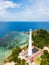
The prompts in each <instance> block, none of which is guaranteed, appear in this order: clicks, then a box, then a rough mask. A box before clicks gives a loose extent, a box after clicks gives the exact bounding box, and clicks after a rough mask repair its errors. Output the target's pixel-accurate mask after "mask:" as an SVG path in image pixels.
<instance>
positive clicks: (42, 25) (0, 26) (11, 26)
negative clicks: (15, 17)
mask: <svg viewBox="0 0 49 65" xmlns="http://www.w3.org/2000/svg"><path fill="white" fill-rule="evenodd" d="M30 28H31V29H32V30H37V29H46V30H49V22H13V21H12V22H0V37H2V36H3V35H4V34H6V33H8V32H12V31H18V32H28V31H29V29H30Z"/></svg>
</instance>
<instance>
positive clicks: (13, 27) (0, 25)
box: [0, 22, 49, 64]
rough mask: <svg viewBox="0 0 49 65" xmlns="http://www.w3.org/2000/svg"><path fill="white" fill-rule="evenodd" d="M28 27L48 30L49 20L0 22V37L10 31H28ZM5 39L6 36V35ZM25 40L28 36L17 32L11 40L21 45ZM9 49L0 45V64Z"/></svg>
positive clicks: (9, 51) (9, 52) (8, 52)
mask: <svg viewBox="0 0 49 65" xmlns="http://www.w3.org/2000/svg"><path fill="white" fill-rule="evenodd" d="M30 28H31V29H32V30H36V29H41V28H43V29H46V30H49V22H0V39H1V38H2V37H4V35H6V34H7V33H9V32H12V31H18V32H28V31H29V29H30ZM8 36H9V35H8ZM10 38H11V37H10ZM6 39H8V38H7V37H6ZM27 40H28V38H26V37H25V36H23V35H20V36H19V34H18V35H17V36H16V37H14V40H12V41H13V42H12V44H13V43H15V42H17V45H18V44H19V46H21V45H23V43H24V44H25V43H27V42H26V41H27ZM6 42H7V41H6ZM3 43H4V42H3ZM0 44H1V43H0ZM12 44H11V45H12ZM11 51H12V50H7V49H4V47H3V48H1V47H0V64H1V63H2V62H3V60H4V59H5V58H6V57H7V56H8V55H9V54H11Z"/></svg>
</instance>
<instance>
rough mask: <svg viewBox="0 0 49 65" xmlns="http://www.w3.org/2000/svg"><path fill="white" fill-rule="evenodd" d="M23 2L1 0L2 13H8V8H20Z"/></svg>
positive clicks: (0, 13)
mask: <svg viewBox="0 0 49 65" xmlns="http://www.w3.org/2000/svg"><path fill="white" fill-rule="evenodd" d="M20 6H21V4H16V3H13V2H12V1H0V15H1V16H2V15H4V14H7V10H6V9H7V8H19V7H20Z"/></svg>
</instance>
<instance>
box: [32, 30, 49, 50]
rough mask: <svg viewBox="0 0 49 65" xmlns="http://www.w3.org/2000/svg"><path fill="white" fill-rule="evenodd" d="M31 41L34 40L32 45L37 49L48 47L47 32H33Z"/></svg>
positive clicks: (48, 37)
mask: <svg viewBox="0 0 49 65" xmlns="http://www.w3.org/2000/svg"><path fill="white" fill-rule="evenodd" d="M32 39H33V40H34V42H33V45H35V46H36V47H38V48H41V49H42V48H43V47H44V46H49V32H48V31H47V30H44V29H40V30H37V31H33V33H32Z"/></svg>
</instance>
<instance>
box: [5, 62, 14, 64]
mask: <svg viewBox="0 0 49 65" xmlns="http://www.w3.org/2000/svg"><path fill="white" fill-rule="evenodd" d="M4 65H15V63H14V62H11V63H10V62H7V63H6V64H4Z"/></svg>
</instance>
